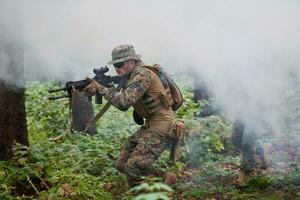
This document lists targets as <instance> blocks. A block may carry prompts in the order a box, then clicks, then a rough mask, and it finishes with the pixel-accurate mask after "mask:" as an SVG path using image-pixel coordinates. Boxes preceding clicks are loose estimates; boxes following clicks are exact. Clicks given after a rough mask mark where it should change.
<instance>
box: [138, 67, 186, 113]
mask: <svg viewBox="0 0 300 200" xmlns="http://www.w3.org/2000/svg"><path fill="white" fill-rule="evenodd" d="M143 67H146V68H147V69H150V70H151V71H153V72H154V73H155V74H157V75H158V77H159V79H160V80H161V82H162V84H163V85H164V87H165V88H170V91H171V95H172V99H173V102H174V104H173V105H172V109H173V111H176V110H178V108H180V106H181V105H182V103H183V97H182V94H181V92H180V90H179V87H178V86H177V84H176V83H175V81H174V80H173V79H172V78H171V77H170V75H169V74H167V73H166V72H165V71H164V70H163V69H162V68H161V67H160V65H158V64H155V65H153V66H143Z"/></svg>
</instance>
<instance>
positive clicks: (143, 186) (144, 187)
mask: <svg viewBox="0 0 300 200" xmlns="http://www.w3.org/2000/svg"><path fill="white" fill-rule="evenodd" d="M148 188H149V184H148V183H142V184H140V185H137V186H135V187H133V188H131V189H130V190H129V192H139V191H141V190H147V189H148Z"/></svg>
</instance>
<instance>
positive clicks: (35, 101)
mask: <svg viewBox="0 0 300 200" xmlns="http://www.w3.org/2000/svg"><path fill="white" fill-rule="evenodd" d="M53 87H54V85H53V84H50V83H49V84H40V83H38V82H33V83H31V84H30V85H28V86H27V90H26V93H25V95H26V102H25V103H26V115H27V128H28V131H29V133H31V134H29V136H30V137H41V138H40V139H45V138H46V137H48V136H50V135H55V134H58V133H62V132H64V130H65V129H67V128H68V127H69V120H68V118H69V117H68V116H69V108H68V107H69V104H68V100H67V99H60V100H57V101H49V100H48V97H49V94H48V89H49V88H53ZM31 141H36V139H32V140H31Z"/></svg>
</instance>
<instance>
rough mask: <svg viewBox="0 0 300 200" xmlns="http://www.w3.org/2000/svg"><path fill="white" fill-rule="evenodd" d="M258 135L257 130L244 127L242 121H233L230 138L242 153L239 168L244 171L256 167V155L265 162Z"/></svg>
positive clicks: (252, 169) (250, 170) (249, 170)
mask: <svg viewBox="0 0 300 200" xmlns="http://www.w3.org/2000/svg"><path fill="white" fill-rule="evenodd" d="M258 136H259V133H258V132H257V131H255V130H251V129H249V128H247V127H246V128H245V124H243V123H242V122H240V121H236V122H235V123H234V126H233V134H232V136H231V140H232V143H233V145H234V146H235V148H236V149H237V151H239V152H240V153H241V155H242V160H241V166H240V168H241V169H242V170H243V171H245V172H252V171H254V170H255V169H256V168H257V159H256V157H257V156H258V158H259V159H260V160H261V161H263V162H265V154H264V149H263V147H262V143H261V141H260V140H259V138H258Z"/></svg>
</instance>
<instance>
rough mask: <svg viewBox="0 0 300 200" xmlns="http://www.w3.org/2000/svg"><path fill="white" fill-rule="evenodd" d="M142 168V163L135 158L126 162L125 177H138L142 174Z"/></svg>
mask: <svg viewBox="0 0 300 200" xmlns="http://www.w3.org/2000/svg"><path fill="white" fill-rule="evenodd" d="M143 168H144V165H143V163H142V162H140V161H138V160H135V161H129V162H127V163H126V165H125V167H124V170H125V174H126V176H127V177H138V176H141V175H142V171H143Z"/></svg>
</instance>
